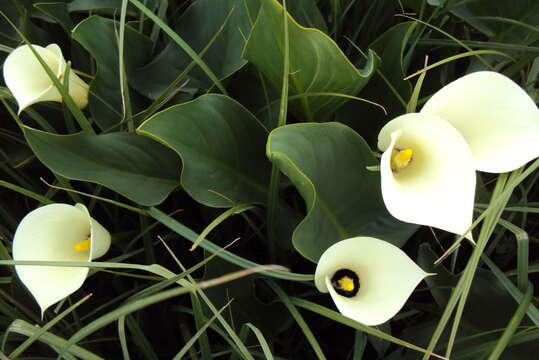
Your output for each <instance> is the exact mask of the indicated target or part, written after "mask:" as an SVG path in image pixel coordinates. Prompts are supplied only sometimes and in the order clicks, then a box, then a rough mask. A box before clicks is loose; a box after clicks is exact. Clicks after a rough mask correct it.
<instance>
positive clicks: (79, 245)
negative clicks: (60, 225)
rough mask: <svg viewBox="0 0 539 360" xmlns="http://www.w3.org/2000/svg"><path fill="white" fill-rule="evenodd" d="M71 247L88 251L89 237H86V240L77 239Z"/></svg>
mask: <svg viewBox="0 0 539 360" xmlns="http://www.w3.org/2000/svg"><path fill="white" fill-rule="evenodd" d="M73 249H75V251H88V250H90V238H89V237H87V238H86V240H83V241H79V242H78V243H76V244H75V245H73Z"/></svg>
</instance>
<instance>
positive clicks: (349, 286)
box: [337, 276, 355, 291]
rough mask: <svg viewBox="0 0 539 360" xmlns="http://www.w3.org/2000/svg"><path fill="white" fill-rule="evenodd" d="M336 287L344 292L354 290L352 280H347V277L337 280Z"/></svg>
mask: <svg viewBox="0 0 539 360" xmlns="http://www.w3.org/2000/svg"><path fill="white" fill-rule="evenodd" d="M337 287H338V288H339V289H341V290H344V291H353V290H354V287H355V286H354V280H352V279H351V278H349V277H348V276H343V277H342V278H340V279H339V280H337Z"/></svg>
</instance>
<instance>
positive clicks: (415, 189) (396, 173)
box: [378, 113, 475, 236]
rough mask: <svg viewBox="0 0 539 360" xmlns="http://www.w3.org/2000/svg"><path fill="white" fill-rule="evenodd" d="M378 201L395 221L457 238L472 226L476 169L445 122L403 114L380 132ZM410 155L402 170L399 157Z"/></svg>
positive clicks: (467, 150) (460, 138) (463, 142)
mask: <svg viewBox="0 0 539 360" xmlns="http://www.w3.org/2000/svg"><path fill="white" fill-rule="evenodd" d="M378 147H379V148H380V149H381V150H383V151H384V153H383V154H382V160H381V163H380V173H381V177H382V178H381V184H382V197H383V199H384V203H385V205H386V207H387V209H388V211H389V212H390V213H391V215H393V216H394V217H395V218H397V219H399V220H402V221H406V222H409V223H415V224H422V225H429V226H433V227H436V228H439V229H442V230H445V231H449V232H453V233H456V234H459V235H464V234H465V233H466V234H468V236H471V235H469V233H467V232H466V231H467V229H468V228H469V227H470V226H471V225H472V217H473V204H474V194H475V168H474V163H473V157H472V153H471V151H470V148H469V146H468V144H467V143H466V140H465V139H464V137H463V136H462V135H461V134H460V133H459V132H458V131H457V130H456V129H455V128H454V127H453V126H451V124H449V123H448V122H447V121H445V120H444V119H442V118H439V117H437V116H434V115H429V114H417V113H412V114H406V115H402V116H399V117H398V118H396V119H394V120H392V121H390V122H389V123H387V124H386V126H384V127H383V128H382V130H381V131H380V135H379V136H378ZM406 150H409V151H412V155H411V157H410V159H409V162H408V163H407V164H406V165H405V166H401V167H400V168H398V166H395V164H394V160H395V159H398V155H399V152H401V151H406Z"/></svg>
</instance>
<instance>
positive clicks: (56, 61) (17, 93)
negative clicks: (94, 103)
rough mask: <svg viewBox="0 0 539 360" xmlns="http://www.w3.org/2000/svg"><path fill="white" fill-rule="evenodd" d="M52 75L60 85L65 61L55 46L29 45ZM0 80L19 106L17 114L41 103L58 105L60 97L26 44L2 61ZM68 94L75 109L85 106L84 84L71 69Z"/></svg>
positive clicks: (86, 96) (85, 85)
mask: <svg viewBox="0 0 539 360" xmlns="http://www.w3.org/2000/svg"><path fill="white" fill-rule="evenodd" d="M32 47H33V48H34V49H35V50H36V51H37V53H38V54H39V55H40V56H41V58H42V59H43V60H44V61H45V63H46V64H47V65H48V66H49V68H50V69H51V70H52V72H53V73H54V74H56V76H57V77H58V78H59V79H60V81H62V82H63V76H64V73H65V70H66V61H65V59H64V56H63V55H62V50H61V49H60V47H59V46H58V45H56V44H50V45H48V46H47V47H41V46H39V45H32ZM4 80H5V82H6V85H7V87H8V88H9V90H10V91H11V93H12V94H13V96H14V97H15V99H16V100H17V103H18V104H19V113H21V112H22V111H23V110H24V109H26V108H27V107H28V106H30V105H32V104H35V103H37V102H41V101H56V102H62V95H61V94H60V92H59V91H58V89H57V88H56V87H55V86H54V84H53V82H52V80H51V79H50V77H49V75H48V74H47V72H46V71H45V69H44V68H43V66H42V65H41V63H40V62H39V60H38V59H37V57H36V56H35V55H34V53H33V52H32V50H31V49H30V47H29V46H28V45H23V46H20V47H18V48H16V49H15V50H13V51H12V52H11V53H10V54H9V55H8V57H7V58H6V61H5V62H4ZM69 95H70V96H71V97H72V98H73V101H74V102H75V104H76V105H77V106H78V107H79V108H84V107H86V105H88V84H86V83H85V82H84V81H82V80H81V78H79V77H78V76H77V74H75V72H73V71H72V70H71V71H70V72H69Z"/></svg>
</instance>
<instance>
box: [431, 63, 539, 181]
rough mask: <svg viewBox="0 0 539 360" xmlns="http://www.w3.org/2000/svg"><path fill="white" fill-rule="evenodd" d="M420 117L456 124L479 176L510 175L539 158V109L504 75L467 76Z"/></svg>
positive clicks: (442, 92) (438, 94)
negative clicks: (440, 119)
mask: <svg viewBox="0 0 539 360" xmlns="http://www.w3.org/2000/svg"><path fill="white" fill-rule="evenodd" d="M421 113H422V114H431V115H436V116H438V117H441V118H443V119H444V120H446V121H448V122H449V123H451V125H453V126H454V127H455V128H456V129H457V130H458V131H459V132H460V133H461V134H462V136H464V138H465V139H466V141H467V142H468V145H469V146H470V149H471V150H472V154H473V157H474V163H475V165H474V166H475V168H476V169H477V170H479V171H485V172H491V173H503V172H508V171H512V170H515V169H517V168H519V167H521V166H523V165H524V164H526V163H527V162H528V161H530V160H533V159H535V158H537V157H538V156H539V110H538V109H537V106H536V105H535V103H534V102H533V100H532V99H531V98H530V97H529V96H528V94H526V92H525V91H524V90H522V89H521V88H520V87H519V86H518V85H517V84H516V83H514V82H513V81H512V80H511V79H509V78H508V77H506V76H504V75H502V74H499V73H496V72H492V71H479V72H475V73H472V74H469V75H466V76H463V77H461V78H459V79H457V80H455V81H453V82H451V83H449V84H447V85H446V86H444V87H443V88H441V89H440V90H439V91H438V92H436V93H435V94H434V95H433V96H432V97H431V98H430V99H429V100H428V101H427V102H426V103H425V105H424V106H423V108H422V109H421Z"/></svg>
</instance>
